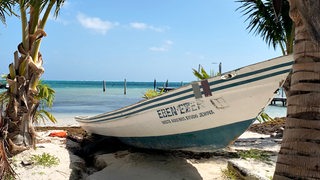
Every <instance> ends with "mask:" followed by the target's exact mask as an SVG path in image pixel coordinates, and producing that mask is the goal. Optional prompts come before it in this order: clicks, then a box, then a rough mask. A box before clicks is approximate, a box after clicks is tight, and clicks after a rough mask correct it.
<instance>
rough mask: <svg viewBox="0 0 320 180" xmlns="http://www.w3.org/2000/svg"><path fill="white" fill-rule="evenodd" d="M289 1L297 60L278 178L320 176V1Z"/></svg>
mask: <svg viewBox="0 0 320 180" xmlns="http://www.w3.org/2000/svg"><path fill="white" fill-rule="evenodd" d="M289 2H290V16H291V18H292V20H293V21H294V23H295V29H296V31H295V44H294V51H293V53H294V58H295V61H294V64H293V68H292V79H291V85H290V89H289V92H288V94H289V95H288V97H287V98H288V105H287V106H288V107H287V120H286V124H285V130H284V134H283V140H282V143H281V149H280V152H279V155H278V159H277V164H276V170H275V173H274V179H320V173H319V172H320V104H319V102H320V33H319V32H320V13H319V9H320V1H319V0H289Z"/></svg>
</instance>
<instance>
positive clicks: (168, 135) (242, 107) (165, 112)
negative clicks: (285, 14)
mask: <svg viewBox="0 0 320 180" xmlns="http://www.w3.org/2000/svg"><path fill="white" fill-rule="evenodd" d="M292 59H293V58H292V56H283V57H280V58H275V59H272V60H268V61H264V62H261V63H257V64H253V65H250V66H246V67H243V68H240V69H237V70H234V71H230V72H228V73H226V74H224V75H222V76H219V77H213V78H210V79H206V80H202V81H198V82H192V83H190V84H189V85H186V86H183V87H180V88H177V89H175V90H172V91H169V92H167V93H165V94H163V95H160V96H158V97H155V98H152V99H149V100H145V101H141V102H138V103H136V104H133V105H131V106H127V107H124V108H121V109H119V110H115V111H112V112H108V113H104V114H100V115H97V116H93V117H76V120H77V121H78V122H79V124H80V125H81V126H82V127H83V128H84V129H85V130H86V131H88V132H89V133H94V134H100V135H104V136H112V137H117V138H119V139H120V140H121V141H123V142H124V143H126V144H129V145H132V146H136V147H140V148H149V149H165V150H169V149H188V150H193V151H197V149H198V151H207V150H214V149H219V148H223V147H226V146H227V145H228V144H230V143H231V142H233V141H234V140H235V139H236V138H237V137H238V136H240V135H241V134H242V133H243V132H244V131H245V130H246V129H247V128H248V127H249V125H250V124H251V123H252V122H253V121H254V119H255V118H256V116H257V115H258V114H259V113H260V112H261V111H262V110H263V109H264V107H265V106H267V105H268V104H269V103H270V101H271V100H272V98H273V96H274V93H275V91H276V90H277V89H278V88H279V87H280V86H281V85H282V83H283V82H284V80H285V79H286V77H287V75H288V73H289V71H290V70H291V66H292V62H293V61H292Z"/></svg>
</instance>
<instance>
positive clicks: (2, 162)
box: [0, 0, 15, 179]
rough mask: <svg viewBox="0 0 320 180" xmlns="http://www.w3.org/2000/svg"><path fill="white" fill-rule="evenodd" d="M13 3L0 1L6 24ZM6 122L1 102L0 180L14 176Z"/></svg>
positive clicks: (0, 13) (1, 17) (11, 11)
mask: <svg viewBox="0 0 320 180" xmlns="http://www.w3.org/2000/svg"><path fill="white" fill-rule="evenodd" d="M13 6H14V1H13V0H0V20H1V22H2V23H3V24H6V15H8V16H10V15H12V14H13V10H12V8H13ZM7 131H8V121H7V119H5V118H4V117H3V101H1V102H0V179H9V178H10V177H13V176H14V175H15V173H14V170H13V169H12V167H11V166H10V163H9V161H8V158H7V148H6V138H7Z"/></svg>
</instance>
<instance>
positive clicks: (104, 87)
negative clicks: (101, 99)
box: [102, 80, 106, 92]
mask: <svg viewBox="0 0 320 180" xmlns="http://www.w3.org/2000/svg"><path fill="white" fill-rule="evenodd" d="M102 90H103V92H106V81H104V80H103V82H102Z"/></svg>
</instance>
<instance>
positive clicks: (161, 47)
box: [149, 40, 173, 52]
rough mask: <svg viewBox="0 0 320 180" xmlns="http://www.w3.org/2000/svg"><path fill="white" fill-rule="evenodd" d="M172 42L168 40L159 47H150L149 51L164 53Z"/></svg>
mask: <svg viewBox="0 0 320 180" xmlns="http://www.w3.org/2000/svg"><path fill="white" fill-rule="evenodd" d="M172 44H173V42H172V41H170V40H166V41H165V42H164V43H163V44H162V45H161V46H157V47H156V46H155V47H150V48H149V50H150V51H157V52H164V51H168V50H169V49H170V47H171V46H172Z"/></svg>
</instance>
